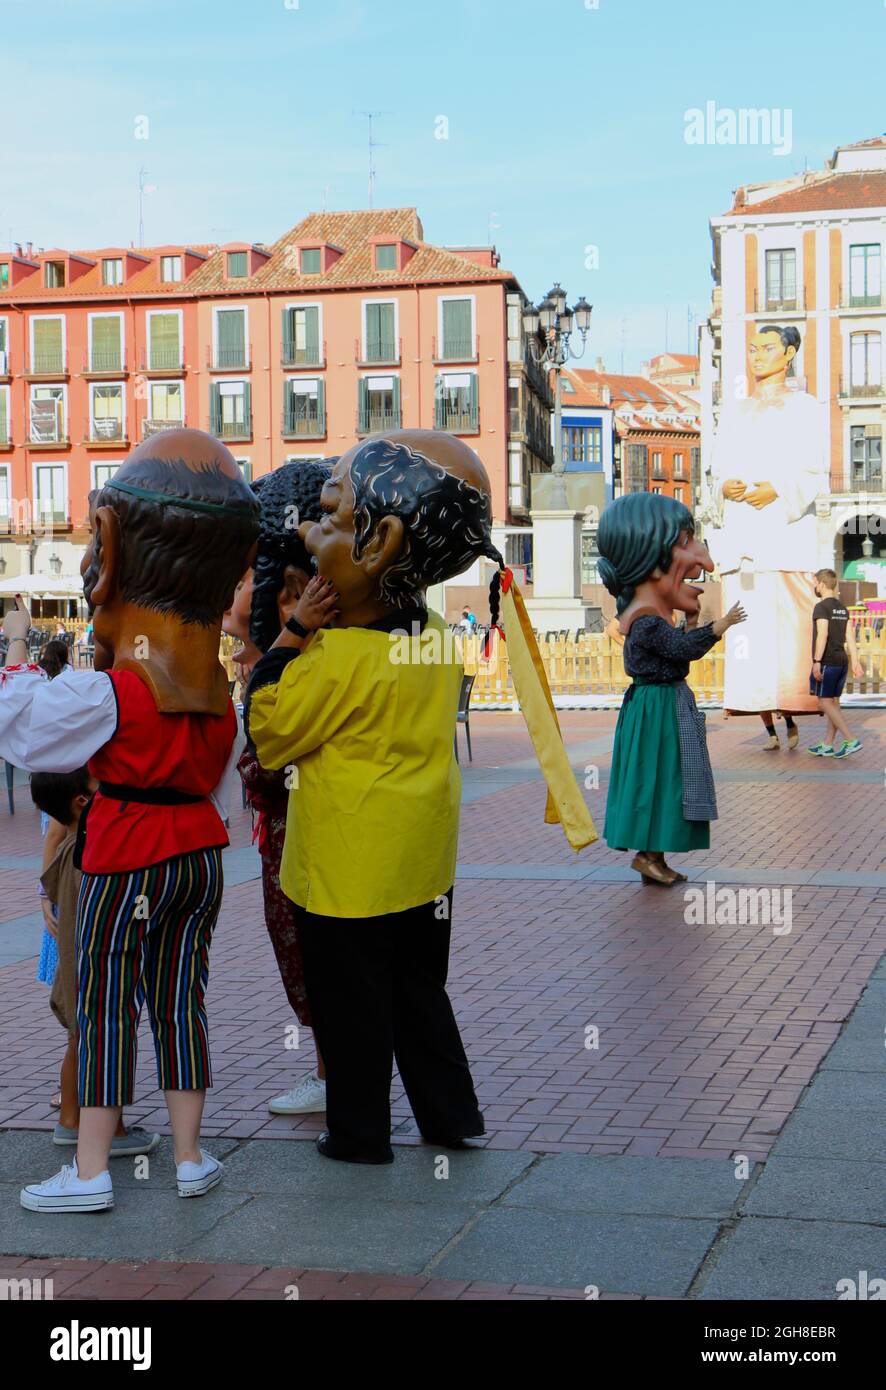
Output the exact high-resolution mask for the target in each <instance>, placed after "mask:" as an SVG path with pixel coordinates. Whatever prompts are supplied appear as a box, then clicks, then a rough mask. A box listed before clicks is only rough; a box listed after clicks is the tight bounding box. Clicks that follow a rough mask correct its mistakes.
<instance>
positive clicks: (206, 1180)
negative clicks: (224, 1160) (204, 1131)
mask: <svg viewBox="0 0 886 1390" xmlns="http://www.w3.org/2000/svg"><path fill="white" fill-rule="evenodd" d="M223 1172H224V1166H223V1165H222V1164H221V1163H219V1161H218V1159H217V1158H213V1157H212V1154H205V1153H204V1152H203V1150H202V1149H201V1150H200V1162H199V1163H179V1164H177V1165H176V1169H175V1176H176V1181H177V1182H178V1195H179V1197H202V1196H203V1194H204V1192H208V1191H209V1190H210V1188H212V1187H216V1186H217V1185H218V1183H220V1182H221V1179H222V1173H223Z"/></svg>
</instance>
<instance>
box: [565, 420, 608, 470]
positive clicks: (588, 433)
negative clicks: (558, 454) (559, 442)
mask: <svg viewBox="0 0 886 1390" xmlns="http://www.w3.org/2000/svg"><path fill="white" fill-rule="evenodd" d="M563 462H564V463H565V464H566V465H567V467H568V465H569V464H570V463H571V464H573V465H575V464H583V465H585V466H586V467H587V468H602V467H603V431H602V429H601V428H600V426H599V425H581V426H577V425H566V426H564V429H563Z"/></svg>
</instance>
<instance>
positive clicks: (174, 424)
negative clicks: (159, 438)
mask: <svg viewBox="0 0 886 1390" xmlns="http://www.w3.org/2000/svg"><path fill="white" fill-rule="evenodd" d="M184 427H185V422H184V420H142V439H149V438H150V437H151V435H152V434H162V433H163V431H164V430H183V429H184Z"/></svg>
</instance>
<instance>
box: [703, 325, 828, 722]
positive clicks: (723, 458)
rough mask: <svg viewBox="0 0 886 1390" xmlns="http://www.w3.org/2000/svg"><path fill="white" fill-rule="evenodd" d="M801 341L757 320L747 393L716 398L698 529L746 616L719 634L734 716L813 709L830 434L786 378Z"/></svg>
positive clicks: (812, 402) (816, 406)
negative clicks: (703, 518) (739, 625)
mask: <svg viewBox="0 0 886 1390" xmlns="http://www.w3.org/2000/svg"><path fill="white" fill-rule="evenodd" d="M799 346H800V334H799V333H798V332H797V330H796V328H793V327H790V328H780V327H777V326H775V325H772V324H767V325H764V326H763V327H761V328H760V329H759V330H758V331H757V332H756V333H754V334H753V336H752V337H751V339H750V343H749V346H748V363H749V368H750V376H751V380H752V383H753V394H752V395H750V396H749V397H748V398H747V399H742V400H734V399H731V398H730V397H729V396H728V395H727V396H726V398H725V399H724V402H723V409H722V413H721V416H720V423H719V428H718V430H717V434H716V438H715V441H714V448H713V452H712V456H711V468H710V480H709V481H710V496H709V499H708V506H707V512H706V515H707V519H708V520H709V522H710V523H711V524H710V527H709V529H708V531H707V533H706V534H707V539H708V541H709V545H710V550H711V554H712V556H713V558H714V559H715V560H716V562H717V565H718V566H719V569H720V574H721V576H722V581H723V608H724V611H725V610H726V609H728V608H730V607H731V606H732V605H733V604H735V603H738V602H740V603H741V604H742V605H743V606H744V608H745V609H746V610H747V615H748V622H747V628H746V629H743V630H742V631H741V632H740V633H730V634H729V635H728V636H727V638H726V678H725V691H724V705H725V708H726V709H727V710H728V711H729V712H731V713H735V714H749V713H760V714H765V713H766V712H767V711H769V710H772V711H775V710H780V711H782V713H785V714H792V713H800V714H809V713H814V712H815V711H816V710H817V702H816V700H815V699H814V697H813V696H811V695H810V694H809V670H810V659H811V649H810V631H811V627H810V624H811V618H812V610H813V608H814V607H815V602H816V598H815V592H814V588H813V573H814V571H815V570H817V569H818V567H819V565H820V564H821V563H822V560H821V557H820V555H819V547H818V542H817V523H816V515H815V503H816V499H817V498H818V497H819V496H820V495H822V494H823V493H824V492H826V491H827V458H828V453H827V450H828V431H827V420H826V417H825V412H824V407H823V406H822V405H821V404H820V403H819V402H818V401H817V400H816V399H815V397H814V396H811V395H809V394H808V392H806V391H799V390H796V389H792V388H791V386H789V384H788V370H789V367H790V364H791V362H792V361H793V359H794V358H795V357H796V354H797V349H798V348H799ZM795 741H796V740H795V739H794V742H795Z"/></svg>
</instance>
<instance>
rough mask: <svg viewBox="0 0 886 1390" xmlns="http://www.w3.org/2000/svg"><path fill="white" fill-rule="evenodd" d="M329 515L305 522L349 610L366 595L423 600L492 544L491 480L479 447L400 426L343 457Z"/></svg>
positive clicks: (307, 538)
mask: <svg viewBox="0 0 886 1390" xmlns="http://www.w3.org/2000/svg"><path fill="white" fill-rule="evenodd" d="M321 506H322V508H323V516H322V519H321V520H320V521H319V522H314V523H305V525H304V526H302V527H301V528H300V532H301V535H302V538H303V540H304V543H305V548H306V549H307V551H308V553H309V554H310V555H311V556H312V557H313V559H314V562H315V566H316V569H317V571H318V573H320V574H322V575H323V577H324V578H325V579H329V580H330V581H331V582H332V584H333V586H334V588H335V589H336V592H337V593H338V595H339V598H340V600H341V608H342V611H343V612H346V611H347V610H348V609H353V608H354V607H356V606H358V605H359V604H360V603H361V602H363V601H365V600H367V599H381V600H382V601H383V602H385V603H387V604H389V605H390V606H391V607H392V608H398V607H399V608H403V607H409V606H412V605H414V604H419V605H421V604H423V603H424V591H425V589H426V588H427V587H428V586H429V585H430V584H437V583H441V582H442V581H443V580H445V579H450V578H452V577H453V576H455V575H457V574H460V573H461V572H462V571H463V570H465V569H467V567H468V566H469V565H470V564H471V563H472V561H473V560H474V559H476V558H477V556H478V555H482V554H484V553H489V550H490V549H491V538H490V533H489V528H490V523H491V507H490V487H489V479H488V477H487V476H486V470H485V469H484V467H483V465H482V463H481V462H480V460H479V458H478V457H477V455H476V454H475V453H474V452H473V450H472V449H469V448H468V446H467V445H466V444H464V443H463V441H461V440H458V439H455V438H453V436H452V435H448V434H443V433H439V432H437V431H435V430H397V431H394V432H392V433H391V434H388V435H379V436H376V437H374V438H372V439H367V440H366V441H365V442H364V443H362V444H358V445H357V446H356V447H355V448H353V449H351V450H350V451H349V452H348V453H347V454H343V455H342V457H341V459H339V461H338V463H337V464H336V466H335V468H334V469H333V471H332V475H331V477H330V479H329V481H328V482H327V483H326V485H325V486H324V488H323V493H322V496H321Z"/></svg>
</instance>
